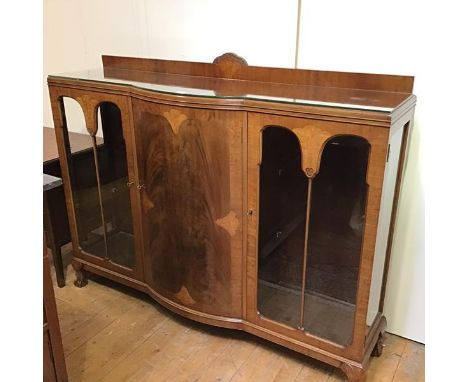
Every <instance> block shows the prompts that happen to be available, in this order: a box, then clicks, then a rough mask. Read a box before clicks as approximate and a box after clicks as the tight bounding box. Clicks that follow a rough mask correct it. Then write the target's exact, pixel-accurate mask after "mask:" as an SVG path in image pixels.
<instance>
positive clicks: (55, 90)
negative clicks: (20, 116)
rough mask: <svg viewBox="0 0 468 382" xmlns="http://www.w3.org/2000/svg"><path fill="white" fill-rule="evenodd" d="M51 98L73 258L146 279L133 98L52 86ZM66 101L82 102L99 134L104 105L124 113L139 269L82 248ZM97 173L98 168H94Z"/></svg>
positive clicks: (87, 119) (91, 126)
mask: <svg viewBox="0 0 468 382" xmlns="http://www.w3.org/2000/svg"><path fill="white" fill-rule="evenodd" d="M49 95H50V101H51V106H52V114H53V119H54V127H55V128H54V130H55V136H56V140H57V148H58V152H59V161H60V168H61V172H62V179H63V185H64V190H65V198H66V204H67V213H68V219H69V225H70V235H71V239H72V246H73V256H74V257H76V258H79V259H83V260H84V261H86V262H89V263H91V264H95V265H97V266H101V267H103V268H106V269H108V270H110V271H115V272H118V273H119V274H122V275H124V276H127V277H131V278H133V279H136V280H142V279H143V252H142V248H143V247H142V238H141V217H140V214H139V213H140V209H139V204H140V200H139V192H138V188H137V185H138V184H139V180H138V172H137V169H136V158H135V149H134V147H135V138H134V130H133V118H132V113H131V102H130V101H129V100H130V97H128V96H122V95H117V94H110V93H104V92H98V91H96V92H95V91H89V90H80V89H74V88H68V87H56V86H53V85H49ZM63 98H72V99H74V100H75V101H77V102H78V104H79V105H80V106H81V109H82V111H83V115H84V119H85V123H86V129H87V130H88V132H90V133H91V132H96V131H97V128H98V115H97V112H98V108H99V106H100V105H101V104H103V103H112V104H115V105H116V106H117V107H118V108H119V110H120V116H121V122H122V132H123V136H124V140H125V149H126V158H127V171H128V181H129V184H130V186H129V194H130V205H131V211H132V224H133V235H134V256H135V266H134V268H132V269H129V268H127V267H124V266H121V265H119V264H117V263H114V262H112V261H110V260H106V259H103V258H100V257H97V256H94V255H91V254H89V253H87V252H85V251H84V250H82V249H81V248H80V246H79V238H78V230H77V223H76V216H75V207H74V202H73V190H72V187H71V182H70V174H69V167H68V157H67V151H66V146H65V142H66V140H65V134H66V132H65V131H64V130H65V123H66V122H65V116H64V112H65V110H64V108H63ZM93 170H94V169H93Z"/></svg>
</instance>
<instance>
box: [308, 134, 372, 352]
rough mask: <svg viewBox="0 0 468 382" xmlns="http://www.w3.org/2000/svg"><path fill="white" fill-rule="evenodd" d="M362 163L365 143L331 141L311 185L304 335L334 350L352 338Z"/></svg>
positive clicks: (363, 175) (364, 163)
mask: <svg viewBox="0 0 468 382" xmlns="http://www.w3.org/2000/svg"><path fill="white" fill-rule="evenodd" d="M368 157H369V144H368V142H367V141H366V140H365V139H363V138H360V137H357V136H346V135H344V136H337V137H334V138H332V139H330V140H329V141H328V142H327V144H326V145H325V147H324V149H323V152H322V157H321V163H320V170H319V173H318V174H317V175H316V176H315V177H314V178H313V180H312V182H311V205H310V215H309V231H308V244H307V259H306V266H305V274H306V278H305V291H304V330H305V331H307V332H309V333H311V334H313V335H315V336H318V337H321V338H324V339H327V340H330V341H332V342H335V343H338V344H340V345H349V344H350V343H351V341H352V335H353V327H354V314H355V310H356V295H357V283H358V273H359V264H360V259H361V245H362V240H363V229H364V223H365V206H366V198H367V184H366V173H367V163H368Z"/></svg>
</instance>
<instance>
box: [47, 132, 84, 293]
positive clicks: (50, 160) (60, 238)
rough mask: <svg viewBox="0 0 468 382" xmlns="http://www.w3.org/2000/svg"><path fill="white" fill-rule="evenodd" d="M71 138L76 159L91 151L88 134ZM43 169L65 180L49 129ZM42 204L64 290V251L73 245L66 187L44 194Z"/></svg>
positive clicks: (60, 186) (56, 267)
mask: <svg viewBox="0 0 468 382" xmlns="http://www.w3.org/2000/svg"><path fill="white" fill-rule="evenodd" d="M70 136H71V137H72V141H73V146H72V147H71V153H72V155H75V153H77V154H76V155H80V152H82V151H86V150H90V149H91V147H92V145H91V141H90V139H89V136H88V135H87V134H80V133H73V132H70ZM42 169H43V173H44V174H47V175H52V176H55V177H58V178H61V176H62V172H61V171H60V162H59V155H58V149H57V141H56V139H55V133H54V129H52V128H47V127H44V128H43V166H42ZM80 171H83V172H88V168H81V169H80ZM43 204H44V206H43V210H44V230H45V232H46V239H47V246H48V247H49V248H50V250H51V253H52V259H53V262H54V268H55V274H56V276H57V285H58V286H59V287H60V288H62V287H63V286H65V275H64V270H63V261H62V251H61V248H62V246H64V245H65V244H67V243H69V242H70V241H71V237H70V228H69V225H68V216H67V207H66V203H65V193H64V190H63V186H62V185H61V184H60V185H57V186H56V187H53V188H50V189H47V190H44V193H43Z"/></svg>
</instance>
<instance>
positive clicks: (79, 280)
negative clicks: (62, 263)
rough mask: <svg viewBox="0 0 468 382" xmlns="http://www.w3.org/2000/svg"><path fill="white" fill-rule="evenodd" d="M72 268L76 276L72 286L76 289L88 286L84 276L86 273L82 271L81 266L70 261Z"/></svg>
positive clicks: (86, 278)
mask: <svg viewBox="0 0 468 382" xmlns="http://www.w3.org/2000/svg"><path fill="white" fill-rule="evenodd" d="M72 266H73V269H74V270H75V275H76V280H75V281H74V283H73V284H74V285H75V286H76V287H77V288H83V287H84V286H86V285H87V284H88V277H87V275H86V271H85V270H84V269H83V264H81V263H78V262H77V261H72Z"/></svg>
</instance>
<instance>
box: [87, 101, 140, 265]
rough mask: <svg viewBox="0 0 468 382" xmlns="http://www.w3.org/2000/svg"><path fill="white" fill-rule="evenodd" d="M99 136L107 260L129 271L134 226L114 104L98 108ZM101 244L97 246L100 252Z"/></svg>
mask: <svg viewBox="0 0 468 382" xmlns="http://www.w3.org/2000/svg"><path fill="white" fill-rule="evenodd" d="M99 115H100V119H99V118H98V119H99V121H100V123H99V124H98V132H97V135H98V136H103V142H102V143H101V144H98V145H97V147H96V152H97V163H98V168H99V180H100V182H99V183H100V186H101V188H100V190H101V197H102V205H103V210H104V211H103V215H104V221H105V224H106V245H107V254H108V258H109V259H110V260H111V261H112V262H114V263H117V264H120V265H123V266H125V267H128V268H132V267H133V266H134V263H135V255H134V251H135V250H134V239H133V222H132V212H131V206H130V189H129V187H128V185H127V183H128V181H129V180H128V169H127V153H126V149H125V140H124V136H123V130H122V120H121V115H120V110H119V108H118V107H117V106H116V105H115V104H113V103H102V104H101V105H100V106H99ZM103 244H104V243H102V242H101V243H99V245H98V248H96V250H99V251H101V252H104V251H105V246H104V245H103Z"/></svg>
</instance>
